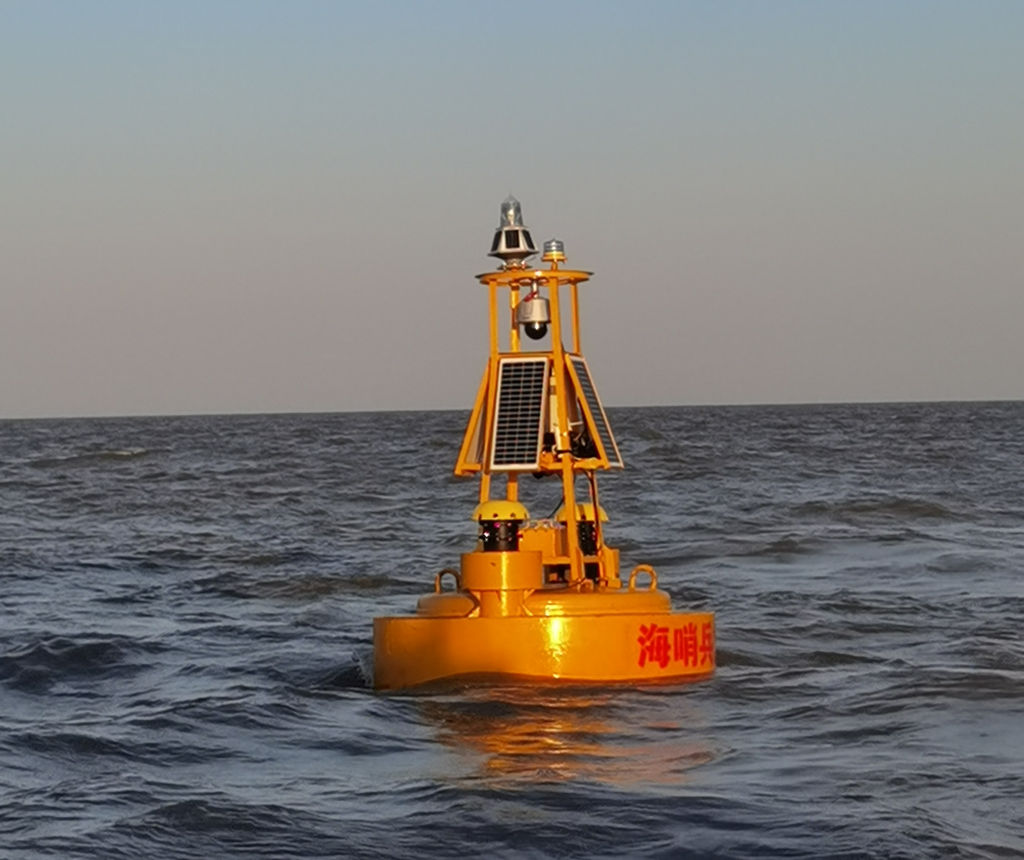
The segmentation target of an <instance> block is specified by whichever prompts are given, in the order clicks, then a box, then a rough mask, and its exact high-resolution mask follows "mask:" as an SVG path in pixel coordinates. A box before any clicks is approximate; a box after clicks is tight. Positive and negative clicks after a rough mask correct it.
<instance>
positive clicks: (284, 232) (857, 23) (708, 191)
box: [0, 0, 1024, 417]
mask: <svg viewBox="0 0 1024 860" xmlns="http://www.w3.org/2000/svg"><path fill="white" fill-rule="evenodd" d="M1021 44H1024V4H1021V3H1017V2H984V0H981V2H971V3H963V2H955V3H954V2H949V3H944V2H895V0H894V1H893V2H753V0H751V2H744V3H730V2H682V1H681V2H665V3H657V2H647V3H609V2H578V3H569V2H566V3H557V2H552V3H539V2H524V3H518V4H508V3H489V2H449V3H444V2H436V3H425V2H423V3H413V2H392V3H387V2H380V3H340V2H339V3H328V2H301V0H298V2H289V3H284V2H273V3H271V2H252V0H237V2H215V0H207V1H206V2H175V3H145V2H70V0H67V2H46V0H33V2H27V0H26V2H19V0H9V2H7V3H5V4H2V5H0V97H2V104H3V106H4V110H3V114H4V122H3V126H2V127H0V183H2V184H0V189H2V194H3V204H2V206H0V259H2V260H3V273H2V275H0V417H30V416H43V415H97V414H155V413H183V412H264V411H303V410H314V411H335V410H348V409H391V408H394V409H417V408H450V407H468V406H469V405H470V403H471V401H472V397H473V395H474V393H475V387H476V383H477V381H478V378H479V374H480V372H481V369H482V367H483V361H484V357H485V355H484V351H485V349H486V328H485V312H486V305H485V301H484V296H483V294H482V291H481V288H480V287H478V286H477V285H476V282H475V281H474V280H473V275H474V274H475V273H477V272H480V271H483V270H485V269H487V268H489V262H488V260H487V258H486V256H485V255H486V251H487V249H488V247H489V242H490V237H491V234H492V232H493V229H494V227H495V226H496V223H497V215H498V206H499V204H500V202H501V200H502V199H503V198H504V197H505V196H506V195H507V194H509V193H510V192H511V193H514V194H515V195H516V196H517V197H518V198H519V199H520V200H521V201H522V203H523V208H524V214H525V219H526V222H527V224H528V225H529V226H530V227H531V228H532V229H533V232H534V234H535V236H536V237H537V238H538V239H540V238H549V237H551V236H558V237H559V238H561V239H563V240H564V241H565V243H566V249H567V252H568V254H569V261H570V264H572V265H574V266H578V267H580V268H586V269H590V270H593V271H594V272H595V273H596V276H595V279H594V281H593V282H592V283H591V284H588V285H587V287H586V291H585V293H584V295H583V301H584V303H585V304H584V310H583V321H584V325H585V326H586V328H585V330H584V350H585V352H586V354H587V356H588V358H589V359H590V363H591V366H592V370H593V372H594V375H595V378H596V381H597V383H598V386H599V387H600V389H601V392H602V395H603V398H604V400H605V401H606V402H607V403H609V404H623V405H624V404H688V403H765V402H818V401H856V400H931V399H995V398H1014V399H1016V398H1020V397H1022V396H1024V383H1022V382H1021V373H1020V369H1021V368H1022V367H1024V337H1021V335H1020V329H1021V324H1022V321H1024V290H1022V289H1021V280H1022V275H1021V273H1022V271H1024V265H1022V264H1024V250H1022V249H1024V241H1022V239H1021V218H1022V212H1024V169H1022V166H1021V153H1022V152H1024V95H1022V91H1024V88H1022V87H1021V81H1024V52H1022V51H1021V50H1020V45H1021Z"/></svg>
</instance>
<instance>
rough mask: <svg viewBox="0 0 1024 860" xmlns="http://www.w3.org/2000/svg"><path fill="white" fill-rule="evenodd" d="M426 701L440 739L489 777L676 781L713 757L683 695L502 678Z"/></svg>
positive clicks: (627, 784) (682, 781)
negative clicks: (497, 683)
mask: <svg viewBox="0 0 1024 860" xmlns="http://www.w3.org/2000/svg"><path fill="white" fill-rule="evenodd" d="M627 699H628V702H627V701H625V700H627ZM422 706H423V710H424V716H425V718H426V720H427V721H428V722H431V723H434V724H435V725H436V726H437V729H438V739H439V740H440V741H441V742H442V743H443V744H445V745H446V746H447V747H448V748H449V749H450V750H451V751H452V752H453V753H455V754H456V755H458V756H459V757H460V758H463V759H465V758H466V757H467V756H468V757H470V758H471V759H472V761H471V762H470V770H471V771H472V772H474V773H475V775H476V776H480V777H485V778H495V779H500V780H503V779H511V780H524V781H528V782H537V781H569V780H585V781H594V782H602V783H606V784H609V785H614V786H616V787H619V788H625V787H630V786H637V787H639V786H643V787H649V786H653V785H662V786H679V785H683V784H686V783H688V782H689V781H690V780H691V776H692V775H691V772H692V771H693V770H694V769H695V768H698V767H700V766H701V765H704V764H707V763H709V762H711V761H713V760H714V758H715V753H714V750H713V749H712V747H711V745H710V744H709V743H708V741H707V740H706V737H705V736H706V732H704V731H703V730H702V727H703V726H704V723H705V721H704V719H703V715H702V713H701V712H700V710H699V708H697V707H695V706H694V705H692V704H691V703H689V702H687V701H686V700H685V698H684V697H683V696H682V695H679V696H660V697H658V696H644V695H638V694H637V693H636V691H635V690H628V691H622V690H619V691H615V690H612V691H609V692H602V693H596V694H595V693H592V692H583V691H577V690H567V689H565V688H554V687H501V688H478V689H473V690H467V691H466V692H465V693H464V694H462V695H460V696H459V697H457V698H456V697H454V696H453V697H450V698H444V699H434V700H431V701H430V702H423V703H422ZM666 711H670V713H669V714H667V715H666Z"/></svg>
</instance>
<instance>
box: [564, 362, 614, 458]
mask: <svg viewBox="0 0 1024 860" xmlns="http://www.w3.org/2000/svg"><path fill="white" fill-rule="evenodd" d="M568 358H569V367H570V369H571V370H572V374H573V376H574V377H575V381H576V387H577V389H578V391H579V393H580V394H581V395H582V398H583V406H584V409H585V410H586V411H587V413H589V418H590V423H591V425H592V428H593V429H594V431H595V432H596V434H597V442H598V444H599V445H600V446H601V449H602V452H603V454H604V459H605V460H606V461H607V462H608V465H609V467H611V468H618V469H621V468H623V462H622V454H620V453H619V446H618V445H617V444H616V443H615V436H614V434H613V433H612V428H611V425H610V424H609V423H608V416H607V415H606V414H605V411H604V406H602V405H601V398H600V397H599V396H598V394H597V388H596V387H595V386H594V380H593V379H592V378H591V376H590V368H589V367H588V366H587V360H586V359H585V358H584V357H583V356H582V355H570V356H568Z"/></svg>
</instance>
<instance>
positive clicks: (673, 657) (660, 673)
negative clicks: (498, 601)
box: [373, 612, 715, 690]
mask: <svg viewBox="0 0 1024 860" xmlns="http://www.w3.org/2000/svg"><path fill="white" fill-rule="evenodd" d="M373 641H374V649H373V651H374V663H373V678H374V686H375V687H376V688H377V689H379V690H394V689H401V688H405V687H415V686H419V685H422V684H429V683H431V682H438V681H445V680H456V679H458V678H461V677H481V676H483V677H491V678H494V679H496V680H507V681H517V680H518V681H525V682H560V683H561V682H565V683H577V684H609V683H612V684H614V683H633V684H652V683H679V682H684V681H696V680H700V679H702V678H706V677H708V676H709V675H711V674H712V673H713V672H714V669H715V627H714V615H713V614H712V613H705V612H690V613H674V612H671V613H618V614H608V615H605V614H592V615H577V616H569V615H552V616H541V617H536V616H534V617H530V616H519V617H458V618H456V617H422V616H418V617H412V618H410V617H383V618H375V619H374V622H373Z"/></svg>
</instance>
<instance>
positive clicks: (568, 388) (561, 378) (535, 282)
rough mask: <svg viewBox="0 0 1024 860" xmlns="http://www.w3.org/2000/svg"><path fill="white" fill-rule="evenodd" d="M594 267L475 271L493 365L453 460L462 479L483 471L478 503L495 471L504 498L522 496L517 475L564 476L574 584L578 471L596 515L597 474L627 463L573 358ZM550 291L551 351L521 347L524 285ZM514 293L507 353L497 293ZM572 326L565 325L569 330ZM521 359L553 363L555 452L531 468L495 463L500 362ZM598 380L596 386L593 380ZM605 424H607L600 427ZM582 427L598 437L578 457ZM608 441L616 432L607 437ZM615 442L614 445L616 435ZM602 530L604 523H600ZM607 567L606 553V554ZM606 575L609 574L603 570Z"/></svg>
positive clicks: (547, 414)
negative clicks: (576, 434)
mask: <svg viewBox="0 0 1024 860" xmlns="http://www.w3.org/2000/svg"><path fill="white" fill-rule="evenodd" d="M591 274H592V273H591V272H585V271H581V270H576V269H561V268H559V266H558V262H557V261H552V262H551V263H550V266H549V268H547V269H538V268H526V267H522V268H513V267H507V268H505V269H503V270H499V271H494V272H485V273H483V274H481V275H477V279H478V280H479V281H480V283H481V284H483V285H484V286H485V287H487V290H488V307H489V317H490V325H489V332H490V337H489V341H490V352H489V356H488V361H487V367H486V369H485V371H484V375H483V378H482V379H481V381H480V386H479V388H478V390H477V395H476V399H475V401H474V403H473V410H472V412H471V414H470V418H469V422H468V424H467V427H466V432H465V435H464V437H463V440H462V445H461V447H460V449H459V455H458V458H457V460H456V464H455V474H456V475H459V476H469V475H476V474H479V475H480V488H479V490H480V502H481V503H483V502H486V501H489V500H491V499H492V497H493V496H492V471H502V472H505V473H506V478H507V480H506V487H505V498H506V499H507V500H508V501H513V502H514V501H516V500H517V499H518V492H519V489H518V477H519V474H520V473H521V472H524V471H529V472H533V473H542V474H552V475H555V474H557V475H560V477H561V483H562V494H563V505H564V510H565V512H566V520H567V528H566V543H567V549H568V552H567V556H568V558H567V559H566V561H567V562H568V565H569V568H570V582H574V583H578V582H582V581H583V579H584V560H583V554H582V552H581V550H580V545H579V536H578V534H577V529H576V528H575V523H576V520H577V519H578V515H577V503H576V483H575V481H576V476H577V474H583V475H585V476H587V477H588V479H589V484H590V489H591V494H592V502H593V506H594V518H595V520H598V519H599V517H598V516H597V512H598V511H599V506H598V504H597V482H596V479H595V476H594V474H593V473H594V471H595V470H596V469H614V468H621V467H622V460H621V457H620V456H619V452H618V450H606V447H605V441H604V439H603V438H602V434H601V432H600V426H605V427H607V418H606V416H604V415H603V414H602V415H595V414H593V410H592V408H591V405H590V403H589V402H588V399H587V397H586V396H585V393H584V388H583V385H582V383H581V380H580V377H579V373H578V371H577V369H576V367H575V366H574V365H573V362H572V361H571V359H578V360H579V361H580V362H584V361H585V359H584V358H583V355H582V353H581V351H580V344H581V338H580V326H579V290H578V288H579V285H580V284H582V283H584V282H585V281H587V280H589V279H590V276H591ZM545 287H546V288H547V294H548V298H549V302H550V343H551V346H550V348H549V349H546V350H545V349H530V350H523V349H522V344H521V341H520V334H519V323H518V319H517V309H518V305H519V301H520V299H519V290H520V289H523V288H530V289H540V288H545ZM565 287H568V313H567V314H566V315H565V316H566V317H567V323H568V325H564V324H563V314H562V290H563V288H565ZM502 289H507V290H508V303H507V307H508V314H509V332H508V350H507V351H502V349H501V339H500V329H501V325H500V305H501V302H500V301H499V291H500V290H502ZM566 329H567V330H566ZM566 334H567V335H568V336H569V337H568V339H569V340H570V342H571V343H572V350H571V351H567V350H566V349H565V346H564V345H563V337H564V336H565V335H566ZM516 356H530V357H537V358H547V359H548V360H549V361H550V379H549V383H548V396H547V398H546V402H545V403H544V406H543V412H544V416H543V419H542V420H543V426H544V427H550V428H554V429H555V430H556V431H557V432H556V438H555V440H554V445H553V446H551V447H550V450H549V449H548V448H547V447H545V450H544V451H543V452H542V453H541V455H540V458H539V461H538V463H537V466H536V467H535V468H531V469H528V470H527V469H516V468H502V469H494V468H493V467H492V465H491V464H492V459H493V450H492V446H493V439H494V423H495V417H496V412H497V404H496V400H497V396H498V378H499V370H500V366H501V362H502V359H509V358H512V357H516ZM591 384H592V383H591ZM595 403H596V405H597V408H599V409H600V408H601V407H600V401H596V400H595ZM599 422H601V423H600V424H599ZM574 424H575V425H576V426H579V425H581V424H582V425H583V426H584V427H585V428H586V433H587V435H588V437H589V439H590V440H591V441H592V443H593V445H592V450H591V451H590V452H588V454H589V455H590V456H577V455H576V454H574V453H573V438H572V428H573V425H574ZM609 438H610V434H609ZM611 441H612V445H614V440H611ZM598 528H600V526H599V525H598ZM601 559H602V560H601V562H600V563H601V564H602V566H603V559H604V554H603V553H602V556H601ZM601 579H605V576H604V575H603V571H602V576H601Z"/></svg>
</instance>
